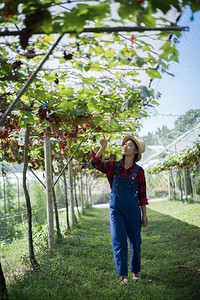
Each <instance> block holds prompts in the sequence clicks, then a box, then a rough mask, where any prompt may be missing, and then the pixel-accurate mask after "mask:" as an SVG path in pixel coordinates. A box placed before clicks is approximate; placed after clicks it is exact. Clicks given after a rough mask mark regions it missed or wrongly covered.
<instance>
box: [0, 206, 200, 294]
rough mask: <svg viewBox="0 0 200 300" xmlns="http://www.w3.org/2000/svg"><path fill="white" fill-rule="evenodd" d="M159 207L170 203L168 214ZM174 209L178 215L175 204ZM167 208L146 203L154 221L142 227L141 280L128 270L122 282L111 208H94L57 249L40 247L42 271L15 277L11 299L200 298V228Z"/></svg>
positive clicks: (12, 282) (10, 289) (12, 281)
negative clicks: (116, 261)
mask: <svg viewBox="0 0 200 300" xmlns="http://www.w3.org/2000/svg"><path fill="white" fill-rule="evenodd" d="M167 202H169V201H167ZM159 205H160V210H161V211H162V210H163V205H166V209H165V212H164V213H165V214H164V213H161V212H159ZM187 205H189V204H187ZM168 209H169V203H168ZM170 210H172V211H173V212H174V214H175V211H176V212H177V213H180V207H179V205H178V206H177V203H175V202H171V204H170ZM184 211H185V207H184ZM166 212H167V203H166V202H165V204H163V203H162V204H161V203H154V204H152V205H150V206H149V207H148V217H149V222H150V225H149V227H148V228H145V229H143V230H142V241H143V243H142V280H141V281H137V282H133V281H132V280H131V274H129V277H130V279H129V283H128V284H127V285H124V286H120V285H119V282H120V278H118V277H117V276H116V273H115V267H114V261H113V254H112V246H111V238H110V228H109V210H108V209H106V208H105V209H97V208H92V209H90V210H88V211H86V214H85V215H84V217H83V218H82V219H81V221H80V222H79V224H78V225H77V226H76V228H74V229H73V231H72V232H71V233H70V234H68V235H66V236H65V237H64V239H63V241H62V243H60V244H57V245H56V248H55V250H54V251H52V252H51V253H49V251H48V250H47V248H46V243H44V244H43V245H42V246H41V245H40V248H37V253H38V254H37V255H38V261H39V263H40V265H41V269H40V270H38V271H30V270H27V271H26V272H24V273H23V274H22V275H21V276H19V275H18V276H16V277H13V279H12V280H11V281H9V283H8V292H9V296H10V300H11V299H17V300H23V299H24V300H25V299H29V300H31V299H34V300H37V299H38V300H43V299H44V300H47V299H50V300H54V299H55V300H60V299H61V300H64V299H102V300H104V299H105V300H106V299H145V300H148V299H152V300H156V299H159V300H160V299H162V300H163V299H169V300H172V299H181V300H182V299H200V276H199V275H200V274H199V271H200V270H199V269H200V247H199V246H200V244H199V243H200V239H199V238H200V228H198V227H197V226H194V225H191V224H188V223H186V220H184V221H181V220H178V219H177V218H174V217H172V216H170V215H169V212H168V214H166ZM63 216H64V213H63ZM197 216H198V214H197ZM184 218H185V219H187V217H186V216H185V217H184ZM188 218H189V217H188ZM193 223H195V222H194V220H193ZM38 249H40V250H39V251H38ZM8 266H9V262H7V268H8ZM5 267H6V266H5Z"/></svg>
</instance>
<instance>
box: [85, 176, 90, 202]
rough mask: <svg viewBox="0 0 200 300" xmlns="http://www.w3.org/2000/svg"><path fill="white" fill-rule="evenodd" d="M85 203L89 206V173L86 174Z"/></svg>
mask: <svg viewBox="0 0 200 300" xmlns="http://www.w3.org/2000/svg"><path fill="white" fill-rule="evenodd" d="M85 202H86V205H88V203H89V201H88V182H87V172H85Z"/></svg>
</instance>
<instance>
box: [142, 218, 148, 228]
mask: <svg viewBox="0 0 200 300" xmlns="http://www.w3.org/2000/svg"><path fill="white" fill-rule="evenodd" d="M148 224H149V222H148V219H147V217H146V216H142V227H147V226H148Z"/></svg>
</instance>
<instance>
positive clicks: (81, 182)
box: [80, 171, 83, 214]
mask: <svg viewBox="0 0 200 300" xmlns="http://www.w3.org/2000/svg"><path fill="white" fill-rule="evenodd" d="M80 198H81V213H82V214H83V177H82V171H81V172H80Z"/></svg>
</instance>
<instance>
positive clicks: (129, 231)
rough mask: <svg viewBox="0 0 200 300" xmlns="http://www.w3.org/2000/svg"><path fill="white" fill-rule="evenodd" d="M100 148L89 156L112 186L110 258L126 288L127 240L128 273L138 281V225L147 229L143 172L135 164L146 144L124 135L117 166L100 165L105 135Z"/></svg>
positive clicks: (101, 163)
mask: <svg viewBox="0 0 200 300" xmlns="http://www.w3.org/2000/svg"><path fill="white" fill-rule="evenodd" d="M100 145H101V146H100V149H99V151H98V152H97V153H96V155H95V154H94V155H93V156H92V165H93V167H94V168H96V169H97V170H99V171H100V172H103V173H105V174H106V175H107V178H108V181H109V183H110V186H111V197H110V229H111V237H112V245H113V254H114V260H115V266H116V271H117V275H118V276H122V281H121V284H125V283H127V282H128V263H127V252H128V251H127V250H128V247H127V239H128V241H129V247H130V270H131V272H132V273H133V279H134V280H135V279H139V278H140V245H141V225H142V226H143V227H147V226H148V219H147V216H146V205H147V204H148V200H147V198H146V182H145V176H144V170H143V169H142V168H141V167H140V166H138V165H137V164H136V161H139V160H140V159H141V153H143V152H144V151H145V144H144V142H143V141H142V140H141V139H139V138H136V137H133V136H132V135H126V136H125V137H124V138H123V141H122V154H123V158H122V159H121V160H120V161H119V162H115V161H109V162H102V154H103V152H104V150H105V149H106V146H107V139H106V138H105V136H104V134H103V138H101V139H100ZM140 206H141V210H140ZM141 211H142V220H141Z"/></svg>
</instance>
